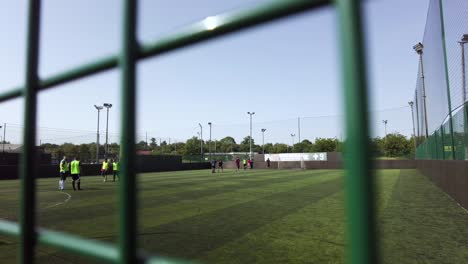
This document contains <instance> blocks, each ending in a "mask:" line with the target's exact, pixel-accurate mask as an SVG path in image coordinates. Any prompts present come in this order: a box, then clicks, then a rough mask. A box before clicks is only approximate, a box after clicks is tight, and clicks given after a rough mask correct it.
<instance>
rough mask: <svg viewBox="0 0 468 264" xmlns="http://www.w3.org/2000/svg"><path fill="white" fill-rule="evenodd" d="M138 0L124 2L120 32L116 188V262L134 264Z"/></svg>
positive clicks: (135, 260)
mask: <svg viewBox="0 0 468 264" xmlns="http://www.w3.org/2000/svg"><path fill="white" fill-rule="evenodd" d="M136 14H137V1H136V0H124V1H123V18H124V19H123V25H122V26H123V27H122V28H123V31H122V54H121V57H120V61H119V62H120V68H121V78H122V83H121V85H122V87H121V93H120V94H121V102H122V114H121V124H122V128H121V134H122V137H121V140H122V141H121V148H122V149H121V153H122V154H123V156H121V157H120V159H121V162H122V175H121V176H120V188H119V251H120V258H119V263H122V264H124V263H127V264H130V263H136V262H137V259H136V246H137V245H136V244H137V243H136V232H137V227H136V225H137V223H138V221H137V212H136V210H137V197H136V196H137V193H136V179H135V178H136V174H135V169H136V168H135V155H136V149H135V124H136V122H135V120H136V109H135V102H136V84H135V74H136V66H135V65H136V60H137V58H138V45H137V41H136Z"/></svg>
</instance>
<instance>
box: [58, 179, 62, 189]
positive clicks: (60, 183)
mask: <svg viewBox="0 0 468 264" xmlns="http://www.w3.org/2000/svg"><path fill="white" fill-rule="evenodd" d="M59 189H60V190H62V189H63V181H62V180H60V181H59Z"/></svg>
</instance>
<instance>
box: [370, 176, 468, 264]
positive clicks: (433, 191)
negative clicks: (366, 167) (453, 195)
mask: <svg viewBox="0 0 468 264" xmlns="http://www.w3.org/2000/svg"><path fill="white" fill-rule="evenodd" d="M378 220H379V226H380V230H381V241H382V243H381V245H382V248H383V250H382V252H383V260H384V262H385V263H398V262H399V263H402V262H401V260H412V259H414V256H417V259H418V261H419V262H421V263H468V251H467V250H466V245H467V242H468V241H467V237H468V214H467V213H466V212H464V211H463V210H462V209H461V208H459V207H458V206H457V205H456V204H455V203H454V202H453V201H452V200H451V199H449V198H448V197H447V196H446V195H445V193H444V192H443V191H442V190H440V189H439V188H438V187H437V186H435V185H434V184H433V183H432V182H431V181H430V180H428V179H427V178H426V177H424V176H422V175H421V174H420V173H419V172H417V171H416V170H401V173H400V175H399V179H398V182H397V184H396V186H395V188H394V189H393V192H392V197H391V198H390V200H389V202H388V205H387V207H386V209H385V210H384V212H383V213H382V214H381V216H380V217H379V218H378Z"/></svg>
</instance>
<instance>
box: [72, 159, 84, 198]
mask: <svg viewBox="0 0 468 264" xmlns="http://www.w3.org/2000/svg"><path fill="white" fill-rule="evenodd" d="M70 170H71V176H72V186H73V190H74V191H76V188H75V182H76V183H77V185H78V190H81V181H80V173H81V163H80V158H78V157H75V159H74V160H73V161H72V162H71V163H70Z"/></svg>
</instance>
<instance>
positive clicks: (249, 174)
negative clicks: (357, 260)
mask: <svg viewBox="0 0 468 264" xmlns="http://www.w3.org/2000/svg"><path fill="white" fill-rule="evenodd" d="M376 183H377V187H378V188H377V190H378V192H377V198H376V205H377V222H378V226H379V234H378V236H379V238H380V252H381V258H382V260H383V261H382V262H383V263H468V213H466V212H465V211H464V210H463V209H461V208H460V207H459V206H458V205H457V204H456V203H455V202H453V201H452V200H451V199H450V198H449V197H447V196H446V195H445V194H444V193H443V192H442V191H441V190H439V189H438V188H437V187H436V186H434V185H433V184H432V183H431V182H430V181H429V180H428V179H426V178H425V177H424V176H422V175H420V174H419V173H418V172H416V171H415V170H380V171H378V172H377V175H376ZM138 184H139V206H140V209H139V219H138V220H139V225H138V242H139V246H140V248H143V249H145V250H147V251H149V252H152V253H159V254H162V255H167V256H176V257H179V258H185V259H192V260H199V261H200V262H202V263H343V262H345V254H346V253H345V248H346V239H345V227H346V226H345V223H346V220H345V212H344V177H343V171H341V170H247V171H241V172H239V173H236V172H234V171H232V170H227V171H225V172H224V173H217V174H211V173H209V172H208V171H207V170H199V171H183V172H165V173H148V174H141V175H139V177H138ZM117 185H118V182H106V183H103V182H102V178H101V177H99V176H92V177H82V187H83V188H84V190H83V191H73V190H72V189H71V182H70V179H67V183H66V187H67V189H66V190H65V191H64V192H60V191H57V188H58V178H49V179H40V180H38V181H37V188H38V204H37V208H38V218H39V224H40V225H41V226H42V227H46V228H50V229H53V230H58V231H64V232H69V233H73V234H78V235H81V236H84V237H87V238H92V239H97V240H102V241H106V242H115V241H116V239H117V237H116V234H117V210H116V208H117V193H116V190H117V188H116V187H117ZM18 189H19V182H18V181H17V180H5V181H0V201H1V206H0V218H4V219H8V220H14V221H17V220H18V217H17V212H18V207H19V193H18ZM69 195H70V196H71V198H70V199H68V198H69V197H70V196H69ZM67 199H68V200H67ZM17 246H18V244H17V240H16V239H14V238H11V237H5V236H0V263H15V261H16V256H17ZM37 262H38V263H98V262H93V261H92V260H90V259H88V258H85V257H81V256H76V255H73V254H68V253H64V252H61V251H58V250H55V249H53V248H48V247H44V246H39V247H38V249H37Z"/></svg>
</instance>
